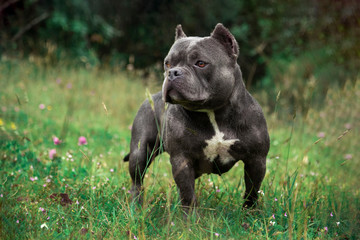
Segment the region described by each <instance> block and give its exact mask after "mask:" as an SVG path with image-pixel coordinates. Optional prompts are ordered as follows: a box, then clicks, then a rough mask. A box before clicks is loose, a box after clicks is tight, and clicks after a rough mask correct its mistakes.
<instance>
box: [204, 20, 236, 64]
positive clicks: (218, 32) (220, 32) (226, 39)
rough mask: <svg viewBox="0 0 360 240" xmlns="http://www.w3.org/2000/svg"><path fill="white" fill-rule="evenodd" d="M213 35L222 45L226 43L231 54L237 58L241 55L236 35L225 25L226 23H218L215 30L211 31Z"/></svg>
mask: <svg viewBox="0 0 360 240" xmlns="http://www.w3.org/2000/svg"><path fill="white" fill-rule="evenodd" d="M211 37H213V38H215V39H216V40H218V41H219V42H220V43H221V44H222V45H224V46H225V48H226V50H227V51H228V53H229V54H230V56H233V57H234V58H235V59H237V57H238V56H239V46H238V43H237V42H236V39H235V37H234V36H233V35H232V34H231V33H230V31H229V30H228V29H227V28H226V27H224V25H222V24H221V23H218V24H217V25H216V27H215V29H214V31H213V32H212V33H211Z"/></svg>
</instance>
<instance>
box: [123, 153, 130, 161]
mask: <svg viewBox="0 0 360 240" xmlns="http://www.w3.org/2000/svg"><path fill="white" fill-rule="evenodd" d="M129 158H130V153H128V154H127V155H126V156H125V157H124V162H128V161H129Z"/></svg>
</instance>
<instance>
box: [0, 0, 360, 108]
mask: <svg viewBox="0 0 360 240" xmlns="http://www.w3.org/2000/svg"><path fill="white" fill-rule="evenodd" d="M359 12H360V3H359V1H358V0H334V1H324V0H315V1H310V0H306V1H300V0H292V1H287V0H278V1H274V0H266V1H260V0H249V1H236V0H221V1H220V0H217V1H211V2H209V1H205V0H199V1H196V2H193V1H189V0H185V1H174V0H168V1H161V0H152V1H144V0H122V1H113V0H103V1H95V0H4V1H2V2H1V3H0V29H2V30H1V33H0V54H1V53H2V55H3V56H13V55H15V56H17V57H18V56H20V57H30V58H33V57H41V58H42V60H43V62H44V63H45V64H55V63H59V62H60V61H61V62H62V63H63V62H64V61H63V60H64V59H67V62H70V63H71V64H72V65H74V64H78V63H81V64H85V65H86V66H88V67H91V66H110V67H115V66H116V67H118V66H122V67H126V66H127V67H128V69H130V70H131V69H134V67H135V68H142V69H149V67H154V66H156V67H155V69H158V71H159V72H160V71H161V67H160V66H161V62H162V60H163V58H164V56H165V55H166V53H167V51H168V49H169V47H170V46H171V44H172V43H173V41H174V40H173V39H174V28H175V26H176V25H177V24H179V23H181V24H182V25H183V29H184V31H185V32H186V34H187V35H188V36H191V35H198V36H205V35H209V33H210V32H211V31H212V29H213V27H214V26H215V24H216V23H218V22H222V23H223V24H224V25H225V26H227V27H228V28H229V29H230V30H231V32H232V33H233V34H234V35H235V37H236V38H237V40H238V41H239V46H240V52H241V55H240V58H239V63H240V65H241V68H242V71H243V76H244V80H245V82H246V85H247V87H248V88H249V87H252V86H256V87H259V88H262V89H266V90H267V91H268V92H269V93H270V95H269V96H270V98H272V99H275V97H276V95H277V93H278V92H279V91H280V90H281V91H282V92H283V96H287V97H288V98H289V99H290V100H291V99H293V100H291V101H292V103H293V104H294V105H296V106H297V107H298V108H300V109H305V111H306V108H304V107H303V106H301V105H302V104H303V102H304V101H305V102H306V101H309V99H311V98H312V96H313V95H314V93H313V90H312V89H313V88H314V87H313V86H312V85H313V84H314V81H315V80H314V79H316V81H315V82H316V83H315V84H316V85H317V86H319V87H320V89H319V90H318V91H316V94H319V96H320V98H321V97H322V96H324V93H326V91H327V89H328V88H329V86H331V85H332V84H338V85H340V86H343V85H344V83H345V82H346V80H347V79H350V80H352V82H355V81H356V79H357V77H358V69H359V67H360V60H359V59H360V46H359V44H358V39H360V26H359V25H360V14H359ZM152 69H154V68H152ZM159 79H162V78H161V77H160V78H159ZM310 85H311V86H310ZM284 86H285V89H283V87H284ZM295 98H296V99H295ZM300 102H302V104H299V103H300ZM274 104H275V103H274Z"/></svg>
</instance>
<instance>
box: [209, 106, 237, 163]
mask: <svg viewBox="0 0 360 240" xmlns="http://www.w3.org/2000/svg"><path fill="white" fill-rule="evenodd" d="M207 114H208V116H209V119H210V122H211V124H212V126H213V127H214V130H215V135H214V136H213V137H212V138H211V139H209V140H206V141H205V142H206V143H207V146H206V147H205V148H204V154H205V156H206V157H207V159H208V160H209V161H210V162H213V161H214V160H215V159H216V158H217V156H219V159H220V161H221V162H222V163H224V164H226V163H228V162H230V161H232V160H234V158H233V157H232V156H231V155H230V153H229V149H230V147H231V146H232V145H233V144H234V143H235V142H236V141H239V139H229V140H225V139H224V136H225V135H224V133H222V132H220V130H219V127H218V125H217V123H216V120H215V114H214V112H212V111H209V112H207Z"/></svg>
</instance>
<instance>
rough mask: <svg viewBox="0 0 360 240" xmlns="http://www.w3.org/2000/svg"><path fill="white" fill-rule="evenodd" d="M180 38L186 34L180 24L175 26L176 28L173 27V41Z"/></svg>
mask: <svg viewBox="0 0 360 240" xmlns="http://www.w3.org/2000/svg"><path fill="white" fill-rule="evenodd" d="M180 38H186V34H185V33H184V31H183V30H182V27H181V24H179V25H177V26H176V29H175V41H176V40H178V39H180Z"/></svg>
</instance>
